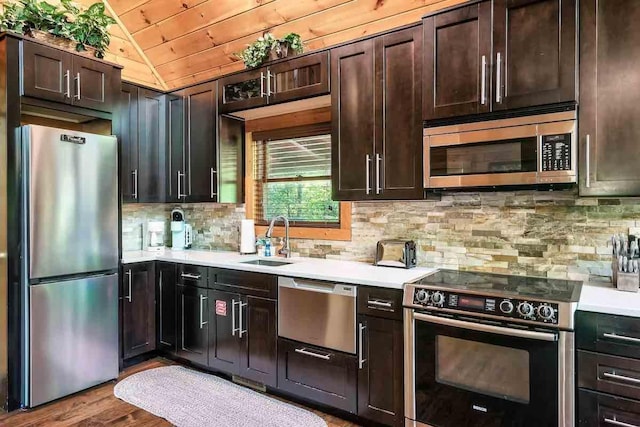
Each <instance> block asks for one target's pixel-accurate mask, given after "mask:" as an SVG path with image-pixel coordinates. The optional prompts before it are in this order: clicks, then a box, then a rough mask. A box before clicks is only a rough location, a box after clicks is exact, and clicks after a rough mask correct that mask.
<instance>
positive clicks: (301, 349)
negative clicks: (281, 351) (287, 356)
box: [294, 348, 331, 360]
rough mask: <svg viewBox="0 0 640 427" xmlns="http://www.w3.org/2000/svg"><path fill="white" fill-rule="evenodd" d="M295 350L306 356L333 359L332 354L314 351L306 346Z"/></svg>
mask: <svg viewBox="0 0 640 427" xmlns="http://www.w3.org/2000/svg"><path fill="white" fill-rule="evenodd" d="M294 351H295V352H296V353H300V354H304V355H305V356H311V357H315V358H316V359H322V360H331V355H330V354H320V353H316V352H314V351H309V350H307V349H306V348H296V349H295V350H294Z"/></svg>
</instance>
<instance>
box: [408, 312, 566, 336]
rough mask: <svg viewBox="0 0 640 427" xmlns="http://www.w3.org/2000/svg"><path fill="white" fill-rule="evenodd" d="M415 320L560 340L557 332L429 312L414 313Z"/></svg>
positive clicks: (509, 334)
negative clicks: (489, 323) (508, 326)
mask: <svg viewBox="0 0 640 427" xmlns="http://www.w3.org/2000/svg"><path fill="white" fill-rule="evenodd" d="M413 318H414V319H415V320H421V321H425V322H430V323H436V324H438V325H443V326H452V327H456V328H463V329H468V330H471V331H478V332H488V333H493V334H500V335H507V336H510V337H516V338H526V339H534V340H538V341H550V342H553V341H558V336H557V335H556V334H552V333H547V332H537V331H528V330H521V329H514V328H507V327H504V326H494V325H487V324H485V323H476V322H467V321H464V320H457V319H449V318H446V317H439V316H431V315H429V314H422V313H414V314H413Z"/></svg>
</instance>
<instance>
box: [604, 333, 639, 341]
mask: <svg viewBox="0 0 640 427" xmlns="http://www.w3.org/2000/svg"><path fill="white" fill-rule="evenodd" d="M602 335H603V336H604V337H605V338H611V339H614V340H620V341H628V342H633V343H636V344H640V338H634V337H626V336H624V335H618V334H615V333H608V332H605V333H604V334H602Z"/></svg>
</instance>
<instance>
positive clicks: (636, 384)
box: [578, 350, 640, 400]
mask: <svg viewBox="0 0 640 427" xmlns="http://www.w3.org/2000/svg"><path fill="white" fill-rule="evenodd" d="M578 387H582V388H588V389H591V390H597V391H601V392H604V393H611V394H615V395H618V396H623V397H630V398H632V399H638V400H640V360H636V359H629V358H626V357H620V356H608V355H604V354H598V353H591V352H589V351H584V350H578Z"/></svg>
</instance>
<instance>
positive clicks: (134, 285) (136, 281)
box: [121, 262, 156, 359]
mask: <svg viewBox="0 0 640 427" xmlns="http://www.w3.org/2000/svg"><path fill="white" fill-rule="evenodd" d="M154 279H155V275H154V264H153V263H152V262H146V263H140V264H132V265H126V266H124V268H123V274H122V288H121V301H122V358H123V359H128V358H130V357H134V356H138V355H140V354H143V353H146V352H149V351H152V350H155V349H156V315H155V303H156V293H155V280H154Z"/></svg>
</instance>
